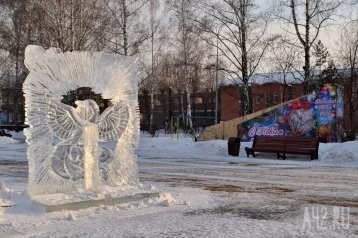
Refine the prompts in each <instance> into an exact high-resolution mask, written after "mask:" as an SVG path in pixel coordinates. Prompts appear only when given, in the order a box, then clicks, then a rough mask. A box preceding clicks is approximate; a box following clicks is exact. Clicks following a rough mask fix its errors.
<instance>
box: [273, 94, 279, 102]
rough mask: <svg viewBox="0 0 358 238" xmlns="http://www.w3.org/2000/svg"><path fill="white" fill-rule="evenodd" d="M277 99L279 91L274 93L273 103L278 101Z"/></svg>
mask: <svg viewBox="0 0 358 238" xmlns="http://www.w3.org/2000/svg"><path fill="white" fill-rule="evenodd" d="M277 99H278V93H274V94H273V103H278V101H277Z"/></svg>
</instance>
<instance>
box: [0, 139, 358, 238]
mask: <svg viewBox="0 0 358 238" xmlns="http://www.w3.org/2000/svg"><path fill="white" fill-rule="evenodd" d="M23 141H24V137H23V135H22V133H17V134H13V139H10V138H7V137H6V138H5V137H0V180H1V182H0V206H1V207H0V237H357V236H358V190H357V188H358V186H357V185H358V173H357V172H358V142H346V143H342V144H334V143H332V144H320V150H319V158H320V159H319V160H314V161H311V160H310V159H309V156H295V155H288V158H287V159H286V160H277V159H276V157H275V155H274V154H265V153H261V154H258V156H257V157H256V158H252V157H250V158H247V157H246V154H245V152H244V148H245V146H250V143H243V144H242V145H241V149H240V156H239V157H232V156H229V155H227V141H222V140H216V141H208V142H193V141H192V140H191V138H190V137H185V136H183V135H180V137H179V139H177V138H176V136H173V139H171V136H170V135H164V134H160V135H159V137H155V138H152V137H150V136H149V135H147V134H142V135H141V140H140V144H139V148H138V149H137V155H138V164H139V172H140V174H139V175H140V181H141V183H142V185H143V189H145V190H151V191H159V192H160V194H161V196H160V197H158V198H155V199H144V200H142V201H139V202H131V203H125V204H120V205H115V206H103V207H93V208H88V209H83V210H79V211H61V212H52V213H45V212H43V211H42V210H41V209H39V208H38V207H36V206H34V205H33V204H32V203H31V198H30V197H29V196H28V195H27V193H26V186H27V176H28V166H27V159H26V148H27V145H26V143H23ZM109 146H113V143H112V145H109ZM117 192H118V191H117ZM66 196H67V195H66V194H62V195H61V194H60V195H58V196H57V199H60V200H61V199H63V198H66Z"/></svg>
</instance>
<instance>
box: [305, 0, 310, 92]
mask: <svg viewBox="0 0 358 238" xmlns="http://www.w3.org/2000/svg"><path fill="white" fill-rule="evenodd" d="M310 21H311V17H310V0H306V25H305V28H306V36H305V43H306V44H305V45H304V49H305V67H304V71H305V79H304V91H305V94H309V93H310V92H311V90H312V83H311V75H310V73H311V72H310V71H311V65H310V60H311V54H310V48H311V47H310V43H311V42H310Z"/></svg>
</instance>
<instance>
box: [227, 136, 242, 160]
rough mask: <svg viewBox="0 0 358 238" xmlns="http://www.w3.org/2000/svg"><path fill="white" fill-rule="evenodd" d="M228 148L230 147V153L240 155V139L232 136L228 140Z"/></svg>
mask: <svg viewBox="0 0 358 238" xmlns="http://www.w3.org/2000/svg"><path fill="white" fill-rule="evenodd" d="M227 148H228V152H229V155H232V156H239V151H240V139H239V138H236V137H230V138H229V140H228V142H227Z"/></svg>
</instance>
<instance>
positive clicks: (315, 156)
mask: <svg viewBox="0 0 358 238" xmlns="http://www.w3.org/2000/svg"><path fill="white" fill-rule="evenodd" d="M310 157H311V160H314V159H318V153H317V152H315V151H311V152H310Z"/></svg>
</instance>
